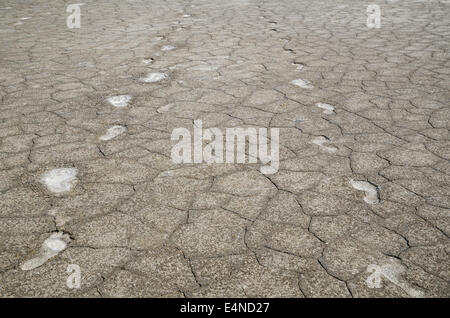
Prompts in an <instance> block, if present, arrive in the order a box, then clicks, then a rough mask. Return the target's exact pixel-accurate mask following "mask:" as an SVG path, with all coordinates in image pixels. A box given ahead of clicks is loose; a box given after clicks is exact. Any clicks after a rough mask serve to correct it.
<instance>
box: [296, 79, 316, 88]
mask: <svg viewBox="0 0 450 318" xmlns="http://www.w3.org/2000/svg"><path fill="white" fill-rule="evenodd" d="M291 83H292V84H294V85H297V86H300V87H301V88H306V89H312V88H314V86H313V85H312V84H311V82H310V81H308V80H303V79H300V78H299V79H296V80H293V81H292V82H291Z"/></svg>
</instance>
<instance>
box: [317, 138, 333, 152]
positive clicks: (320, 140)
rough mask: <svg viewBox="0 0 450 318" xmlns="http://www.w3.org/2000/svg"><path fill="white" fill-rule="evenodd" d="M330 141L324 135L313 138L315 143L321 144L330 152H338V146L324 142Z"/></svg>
mask: <svg viewBox="0 0 450 318" xmlns="http://www.w3.org/2000/svg"><path fill="white" fill-rule="evenodd" d="M327 142H330V141H329V140H328V139H327V138H325V137H324V136H318V137H316V138H314V139H313V140H312V143H313V144H315V145H318V146H320V147H321V148H322V149H323V150H325V151H328V152H336V151H337V148H336V147H334V146H324V143H327Z"/></svg>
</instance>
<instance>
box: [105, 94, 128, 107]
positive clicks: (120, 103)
mask: <svg viewBox="0 0 450 318" xmlns="http://www.w3.org/2000/svg"><path fill="white" fill-rule="evenodd" d="M130 100H131V96H130V95H118V96H112V97H109V98H108V99H107V101H108V102H109V103H110V104H111V105H113V106H114V107H126V106H128V103H129V102H130Z"/></svg>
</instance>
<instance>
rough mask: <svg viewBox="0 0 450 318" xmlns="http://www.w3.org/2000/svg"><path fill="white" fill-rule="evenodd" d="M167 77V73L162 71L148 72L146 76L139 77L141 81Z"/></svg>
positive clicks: (159, 79)
mask: <svg viewBox="0 0 450 318" xmlns="http://www.w3.org/2000/svg"><path fill="white" fill-rule="evenodd" d="M167 77H168V76H167V74H164V73H150V74H148V75H147V77H144V78H141V81H142V82H144V83H155V82H159V81H161V80H163V79H166V78H167Z"/></svg>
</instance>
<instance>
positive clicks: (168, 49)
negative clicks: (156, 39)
mask: <svg viewBox="0 0 450 318" xmlns="http://www.w3.org/2000/svg"><path fill="white" fill-rule="evenodd" d="M173 49H175V46H172V45H164V46H163V47H162V48H161V51H171V50H173Z"/></svg>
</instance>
